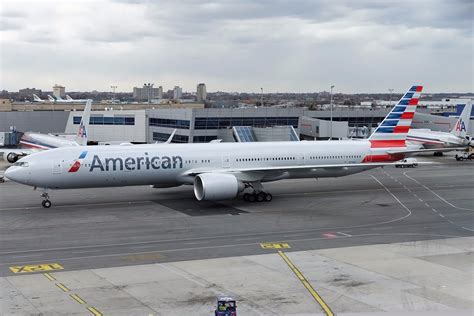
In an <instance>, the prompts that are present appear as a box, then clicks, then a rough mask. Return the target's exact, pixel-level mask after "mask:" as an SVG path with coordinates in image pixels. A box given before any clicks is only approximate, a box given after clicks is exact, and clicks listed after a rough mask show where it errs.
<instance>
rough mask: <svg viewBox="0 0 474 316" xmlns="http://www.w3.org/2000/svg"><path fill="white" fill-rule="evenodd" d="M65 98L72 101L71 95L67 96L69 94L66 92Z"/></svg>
mask: <svg viewBox="0 0 474 316" xmlns="http://www.w3.org/2000/svg"><path fill="white" fill-rule="evenodd" d="M66 100H68V101H74V99H73V98H71V97H70V96H69V94H66Z"/></svg>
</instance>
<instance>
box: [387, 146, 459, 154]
mask: <svg viewBox="0 0 474 316" xmlns="http://www.w3.org/2000/svg"><path fill="white" fill-rule="evenodd" d="M466 148H467V146H466V147H447V148H419V149H405V150H388V151H387V153H389V154H392V155H393V154H416V153H432V152H448V151H454V150H459V151H462V150H466Z"/></svg>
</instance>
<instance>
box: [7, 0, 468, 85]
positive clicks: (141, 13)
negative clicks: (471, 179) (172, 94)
mask: <svg viewBox="0 0 474 316" xmlns="http://www.w3.org/2000/svg"><path fill="white" fill-rule="evenodd" d="M473 21H474V2H473V1H472V0H452V1H446V0H395V1H392V0H357V1H350V0H347V1H342V0H288V1H282V0H222V1H205V0H201V1H195V0H179V1H173V0H169V1H168V0H165V1H161V0H157V1H145V0H93V1H90V0H75V1H72V0H56V1H41V0H32V1H24V0H1V1H0V90H3V89H6V90H8V91H17V90H18V89H21V88H25V87H36V88H40V89H43V90H47V91H51V90H52V86H53V85H54V84H61V85H63V86H65V87H66V91H92V90H98V91H110V90H111V88H110V86H111V85H116V86H118V88H117V91H123V92H131V91H132V89H133V87H134V86H138V87H141V86H142V85H143V83H148V82H150V83H154V84H155V86H159V85H161V86H163V88H164V90H165V91H166V90H168V89H172V88H173V87H174V86H176V85H179V86H181V87H183V90H184V91H195V90H196V85H197V84H198V83H199V82H204V83H206V86H207V90H208V91H211V92H212V91H227V92H234V91H238V92H260V88H263V89H264V92H268V93H271V92H318V91H328V90H329V87H330V86H331V85H335V88H334V92H342V93H363V92H368V93H384V92H387V91H388V89H389V88H392V89H394V91H395V92H403V91H405V90H406V89H407V88H408V87H409V86H411V85H412V84H419V85H424V86H425V89H424V91H427V92H461V93H462V92H473V90H474V88H473V86H474V79H473V76H474V75H473V73H474V62H473V58H474V57H473V56H474V48H473V45H474V36H473V33H474V31H473V29H474V24H473V23H474V22H473Z"/></svg>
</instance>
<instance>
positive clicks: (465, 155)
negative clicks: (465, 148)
mask: <svg viewBox="0 0 474 316" xmlns="http://www.w3.org/2000/svg"><path fill="white" fill-rule="evenodd" d="M455 158H456V160H457V161H463V160H472V159H474V153H468V152H465V153H462V154H461V155H458V154H456V156H455Z"/></svg>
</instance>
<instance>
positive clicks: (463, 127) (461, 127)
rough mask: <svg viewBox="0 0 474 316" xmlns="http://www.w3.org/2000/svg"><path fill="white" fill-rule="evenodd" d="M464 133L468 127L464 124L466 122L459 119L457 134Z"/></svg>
mask: <svg viewBox="0 0 474 316" xmlns="http://www.w3.org/2000/svg"><path fill="white" fill-rule="evenodd" d="M462 131H464V132H465V131H466V125H465V124H464V121H463V120H462V119H459V121H458V122H457V123H456V132H462Z"/></svg>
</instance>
